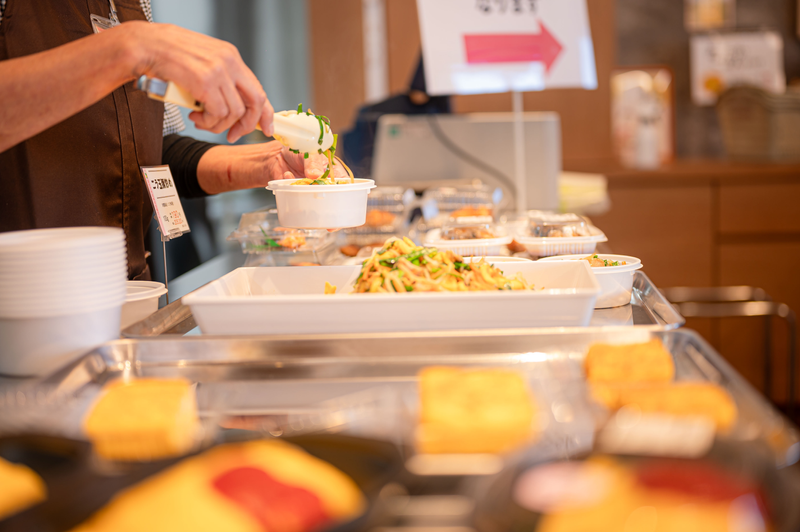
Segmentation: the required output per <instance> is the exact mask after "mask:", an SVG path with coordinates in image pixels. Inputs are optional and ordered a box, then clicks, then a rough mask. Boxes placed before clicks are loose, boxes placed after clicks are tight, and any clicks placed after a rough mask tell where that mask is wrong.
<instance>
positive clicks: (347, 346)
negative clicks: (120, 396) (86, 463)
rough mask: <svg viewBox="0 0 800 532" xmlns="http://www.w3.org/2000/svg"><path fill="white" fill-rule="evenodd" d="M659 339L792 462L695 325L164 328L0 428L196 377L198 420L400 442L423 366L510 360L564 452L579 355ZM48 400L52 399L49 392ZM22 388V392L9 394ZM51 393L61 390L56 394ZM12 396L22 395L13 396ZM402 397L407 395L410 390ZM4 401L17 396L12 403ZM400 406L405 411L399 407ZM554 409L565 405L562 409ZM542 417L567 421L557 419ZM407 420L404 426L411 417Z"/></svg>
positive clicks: (11, 413) (64, 419) (44, 394)
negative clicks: (131, 388)
mask: <svg viewBox="0 0 800 532" xmlns="http://www.w3.org/2000/svg"><path fill="white" fill-rule="evenodd" d="M652 337H657V338H660V339H661V340H662V341H663V342H664V344H665V346H666V347H667V349H668V350H669V351H670V353H672V355H673V357H674V361H675V365H676V379H677V380H699V381H708V382H714V383H717V384H719V385H720V386H722V387H724V388H725V389H726V390H727V391H728V392H729V393H730V394H731V396H732V397H733V399H734V400H735V402H736V406H737V410H738V421H737V422H736V424H735V426H734V427H733V429H732V431H731V432H730V433H729V434H727V435H726V436H725V437H726V438H731V439H733V440H738V441H752V440H758V441H760V442H762V443H763V444H764V445H766V446H768V447H769V448H770V449H771V450H772V452H773V453H774V455H775V459H776V462H777V463H778V464H779V465H788V464H793V463H795V462H797V460H798V456H799V455H800V435H799V434H798V430H797V428H796V427H795V426H794V425H793V424H792V423H791V422H789V421H788V420H787V419H786V418H785V417H783V416H782V415H781V414H780V413H779V412H778V411H777V410H776V409H775V408H774V407H773V406H772V405H771V404H770V403H769V402H768V401H767V400H766V399H765V398H764V397H763V396H762V395H761V394H760V393H758V392H757V391H756V390H755V389H754V388H753V387H752V386H751V385H750V384H748V383H747V382H746V381H745V380H744V379H743V378H742V377H741V376H740V375H738V374H737V373H736V372H735V371H734V370H733V368H732V367H731V366H730V365H729V364H728V363H727V362H726V361H725V360H724V359H722V357H721V356H720V355H719V354H717V353H716V352H715V351H714V350H713V348H712V347H711V346H710V345H709V344H708V343H706V342H705V341H704V340H703V339H702V338H700V336H699V335H697V333H695V332H693V331H688V330H678V331H670V332H653V331H647V330H642V329H637V328H628V329H627V330H622V329H619V328H617V329H614V330H600V329H596V330H589V331H584V332H576V333H573V334H569V335H566V334H562V333H548V334H543V333H539V334H526V333H525V332H524V331H523V332H520V331H498V332H493V333H492V334H486V333H484V332H482V331H460V332H458V331H456V332H450V333H422V332H420V333H414V334H383V335H378V334H365V335H350V336H342V335H339V336H328V337H318V338H308V337H299V336H285V337H275V338H269V339H267V338H260V339H255V338H254V339H247V338H239V339H226V338H203V337H196V338H176V339H174V340H169V339H165V338H162V339H151V340H119V341H116V342H111V343H108V344H106V345H104V346H102V347H100V348H98V349H97V350H95V351H94V352H92V353H90V354H88V355H86V356H84V357H83V358H81V359H80V360H78V361H76V362H75V363H73V364H71V365H70V366H67V367H65V368H63V369H62V370H60V371H58V372H56V373H55V374H54V375H52V376H50V377H48V378H45V379H43V380H41V381H38V382H36V383H32V384H29V385H28V388H27V390H28V391H25V389H23V388H20V389H19V390H8V391H7V392H6V393H5V394H0V399H2V400H0V414H2V415H0V421H2V423H0V431H2V430H3V426H6V427H7V426H8V425H9V424H11V425H13V424H14V423H19V424H21V425H22V427H23V428H31V429H35V428H36V426H43V427H47V428H48V430H57V429H58V428H59V427H60V429H61V431H62V432H63V433H65V434H68V435H72V436H75V435H76V434H79V426H80V420H81V419H82V417H83V415H85V412H86V410H87V409H88V408H89V405H90V404H91V401H93V400H94V398H95V397H96V396H97V393H98V392H99V390H100V389H101V387H102V385H103V384H104V383H105V382H107V381H108V380H110V379H116V378H137V377H182V378H186V379H189V380H191V381H193V382H196V383H198V386H197V393H198V404H199V406H200V409H201V414H202V416H203V417H205V418H207V419H208V418H213V419H223V418H229V417H234V418H238V417H243V418H245V419H247V420H249V421H251V422H252V421H253V420H256V421H258V422H259V423H261V422H263V423H265V425H263V426H262V427H260V429H261V430H264V431H265V432H270V433H273V434H285V433H302V432H307V431H311V432H315V431H331V430H332V431H345V432H348V433H355V434H358V435H366V436H370V437H378V438H381V439H389V440H395V441H399V442H402V441H406V442H407V440H408V434H409V431H410V430H411V428H410V427H411V426H412V425H413V422H414V420H413V415H412V416H411V417H410V416H409V415H408V414H405V415H400V414H398V412H401V413H402V412H409V411H411V412H413V404H412V405H411V407H409V405H408V404H406V405H405V406H404V405H403V404H398V397H400V398H401V400H400V402H401V403H408V402H409V400H407V399H402V398H403V397H405V398H408V397H409V395H408V392H407V391H406V392H405V394H398V393H397V392H398V391H402V390H406V389H409V387H410V389H411V390H412V395H413V390H414V389H415V388H414V383H415V382H416V374H417V371H418V370H419V369H420V368H422V367H425V366H430V365H437V364H439V365H441V364H445V365H456V366H491V367H498V366H500V367H513V368H517V369H519V370H521V371H526V372H527V373H528V374H529V375H531V379H532V381H531V382H533V383H534V384H532V388H534V391H535V392H536V393H537V399H538V400H539V401H540V407H543V408H544V409H545V413H546V416H547V419H549V420H551V423H550V426H551V427H553V429H554V430H552V431H551V432H548V433H546V436H547V438H545V440H546V441H545V443H546V444H547V445H546V446H545V448H543V449H542V452H543V453H545V454H546V455H547V456H548V457H553V456H554V455H560V456H571V455H574V454H575V453H577V452H581V451H586V450H587V449H586V447H587V445H591V441H592V437H591V436H592V430H593V429H594V427H587V424H586V415H585V412H586V409H585V407H584V405H585V403H584V402H585V398H586V397H587V387H586V383H585V381H584V379H583V376H582V370H581V361H582V359H583V357H584V356H585V353H586V351H587V349H588V347H589V346H590V345H591V344H592V343H595V342H612V343H615V342H616V343H619V342H624V343H627V342H641V341H646V340H648V339H649V338H652ZM54 397H55V399H52V398H54ZM20 398H22V399H20ZM62 398H68V400H63V399H62ZM20 400H22V401H23V402H24V403H25V404H23V405H22V406H20V405H19V402H20ZM411 402H412V403H413V398H412V400H411ZM14 404H16V405H17V406H16V407H15V406H14ZM409 408H410V410H409ZM565 408H568V409H571V410H570V412H571V413H572V414H574V415H565V410H564V409H565ZM552 420H568V421H567V422H566V424H563V423H562V424H560V425H559V423H553V422H552ZM412 428H413V427H412Z"/></svg>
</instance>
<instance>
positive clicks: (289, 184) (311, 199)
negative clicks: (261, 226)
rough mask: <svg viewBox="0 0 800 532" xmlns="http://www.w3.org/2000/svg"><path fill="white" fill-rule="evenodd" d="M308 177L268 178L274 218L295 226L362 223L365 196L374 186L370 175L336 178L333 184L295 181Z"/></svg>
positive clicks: (363, 220)
mask: <svg viewBox="0 0 800 532" xmlns="http://www.w3.org/2000/svg"><path fill="white" fill-rule="evenodd" d="M298 181H300V182H306V181H308V180H299V179H280V180H275V181H270V182H269V185H268V186H267V189H269V190H271V191H272V193H273V194H275V201H276V203H277V207H278V220H279V221H280V223H281V225H282V226H284V227H291V228H297V229H344V228H346V227H357V226H359V225H363V224H364V223H365V222H366V218H367V196H368V195H369V192H370V190H372V189H373V188H375V181H373V180H372V179H353V180H350V179H337V180H336V183H335V184H295V183H296V182H298Z"/></svg>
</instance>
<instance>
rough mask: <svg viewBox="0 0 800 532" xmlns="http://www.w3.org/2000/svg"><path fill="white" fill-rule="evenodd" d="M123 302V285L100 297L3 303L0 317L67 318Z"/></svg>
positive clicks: (21, 300) (56, 298)
mask: <svg viewBox="0 0 800 532" xmlns="http://www.w3.org/2000/svg"><path fill="white" fill-rule="evenodd" d="M124 302H125V288H124V285H123V289H122V290H115V291H113V292H109V293H108V294H105V295H101V296H92V297H88V296H85V295H80V296H77V297H75V298H65V297H53V298H51V299H36V300H25V299H20V300H18V301H12V302H8V301H4V302H2V304H0V317H7V318H43V317H52V316H68V315H71V314H79V313H82V312H89V311H91V310H94V309H96V308H98V307H108V306H112V305H122V304H123V303H124Z"/></svg>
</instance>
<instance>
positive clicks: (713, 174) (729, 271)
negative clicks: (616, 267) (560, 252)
mask: <svg viewBox="0 0 800 532" xmlns="http://www.w3.org/2000/svg"><path fill="white" fill-rule="evenodd" d="M568 168H569V169H570V170H577V171H595V172H600V173H605V174H606V175H607V176H608V180H609V195H610V197H611V202H612V207H611V210H610V211H609V212H608V213H606V214H604V215H602V216H596V217H594V218H593V221H594V223H596V224H597V225H598V226H599V227H600V228H601V229H603V230H604V231H605V233H606V234H607V235H608V238H609V242H608V248H609V249H610V250H611V251H613V252H615V253H622V254H625V255H633V256H637V257H639V258H641V259H642V262H643V263H644V271H645V272H646V273H647V275H648V276H650V278H651V279H652V280H653V282H654V283H655V284H656V286H659V287H669V286H732V285H750V286H756V287H760V288H763V289H764V290H765V291H766V292H767V293H768V294H769V295H770V296H772V298H773V299H774V300H776V301H779V302H782V303H786V304H787V305H789V307H791V308H792V309H793V310H794V311H795V312H800V216H798V214H800V212H799V211H800V209H798V208H797V205H798V204H799V203H800V165H753V164H733V163H723V162H702V161H699V162H678V163H674V164H672V165H670V166H667V167H665V168H662V169H659V170H656V171H652V172H641V171H634V170H624V169H621V168H618V167H615V166H613V165H603V164H602V163H596V162H595V163H593V165H581V166H577V167H576V166H575V165H573V166H571V167H570V166H568ZM687 327H690V328H693V329H696V330H698V332H700V333H701V334H702V335H703V336H704V337H706V338H707V339H708V340H709V341H710V342H711V343H712V344H713V345H714V346H715V347H716V348H717V349H718V350H719V351H720V353H722V355H723V356H725V357H726V358H727V359H728V360H729V361H730V362H731V364H732V365H733V366H734V367H735V368H736V369H737V370H738V371H739V372H740V373H741V374H742V375H744V376H745V377H746V378H747V379H748V380H749V381H750V382H751V383H752V384H753V385H754V386H756V387H757V388H758V389H763V384H764V360H765V340H766V335H767V330H768V329H767V327H769V332H770V333H771V335H770V340H771V341H772V345H771V361H772V379H771V383H772V391H771V394H770V395H771V397H772V398H773V399H775V400H776V401H778V402H782V401H784V400H785V399H786V394H785V390H786V382H787V381H786V377H787V375H786V367H787V364H786V362H787V349H788V335H787V330H786V326H785V324H784V323H783V321H782V320H781V319H780V318H775V319H773V320H772V321H771V323H767V320H766V319H763V318H749V317H748V318H726V319H722V320H709V319H703V320H700V319H695V320H689V321H688V322H687ZM798 379H799V380H800V375H798ZM798 399H800V397H798Z"/></svg>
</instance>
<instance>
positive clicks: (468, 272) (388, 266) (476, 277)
mask: <svg viewBox="0 0 800 532" xmlns="http://www.w3.org/2000/svg"><path fill="white" fill-rule="evenodd" d="M532 289H533V285H530V284H528V282H527V281H525V279H524V278H523V277H522V275H521V274H519V273H518V274H517V275H516V276H515V277H514V278H512V279H509V278H507V277H505V276H503V273H502V271H500V270H499V269H498V268H496V267H495V266H493V265H491V264H489V263H488V262H485V261H483V260H481V261H479V262H473V263H471V264H467V263H465V262H464V259H463V258H462V257H461V256H460V255H456V254H455V253H453V252H451V251H440V250H438V249H436V248H426V247H419V246H416V245H414V242H412V241H411V240H409V239H408V238H403V239H402V240H401V239H397V238H393V239H390V240H387V241H386V243H385V244H384V246H383V247H382V248H381V249H378V250H376V251H374V252H373V253H372V256H371V257H370V258H369V259H367V260H365V261H364V263H363V265H362V267H361V274H360V275H359V276H358V279H356V283H355V287H354V292H356V293H364V292H388V293H391V292H445V291H449V292H469V291H479V290H532Z"/></svg>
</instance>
